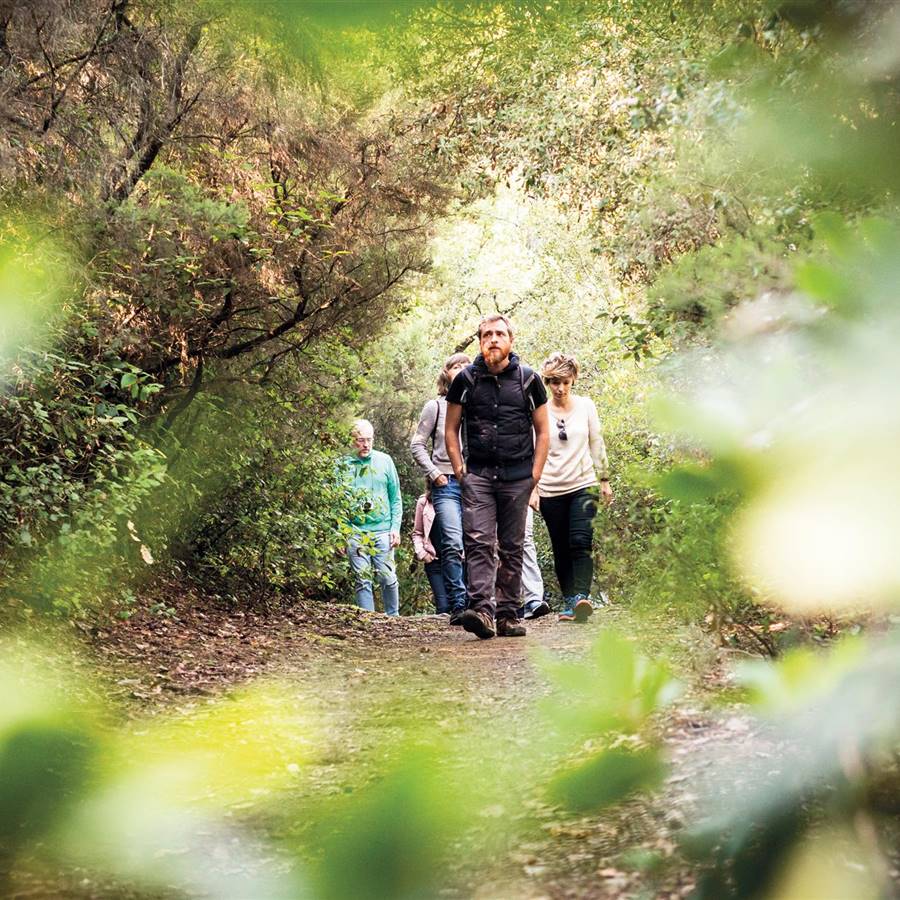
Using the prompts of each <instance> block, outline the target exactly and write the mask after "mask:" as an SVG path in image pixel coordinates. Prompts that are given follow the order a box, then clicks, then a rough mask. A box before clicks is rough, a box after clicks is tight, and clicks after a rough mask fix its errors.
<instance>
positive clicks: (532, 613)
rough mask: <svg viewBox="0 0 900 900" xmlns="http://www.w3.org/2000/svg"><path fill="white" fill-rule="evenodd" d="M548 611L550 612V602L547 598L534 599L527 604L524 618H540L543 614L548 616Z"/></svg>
mask: <svg viewBox="0 0 900 900" xmlns="http://www.w3.org/2000/svg"><path fill="white" fill-rule="evenodd" d="M548 612H550V604H549V603H548V602H547V601H546V600H532V601H531V603H529V604H527V605H526V606H525V616H524V618H526V619H539V618H540V617H541V616H546V615H547V613H548Z"/></svg>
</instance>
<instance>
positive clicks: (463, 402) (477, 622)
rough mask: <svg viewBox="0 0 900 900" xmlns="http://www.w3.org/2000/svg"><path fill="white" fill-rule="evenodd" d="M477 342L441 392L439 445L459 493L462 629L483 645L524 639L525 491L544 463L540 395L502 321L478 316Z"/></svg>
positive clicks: (544, 416)
mask: <svg viewBox="0 0 900 900" xmlns="http://www.w3.org/2000/svg"><path fill="white" fill-rule="evenodd" d="M478 341H479V344H480V349H481V352H480V353H479V354H478V356H476V357H475V361H474V362H473V363H472V364H471V365H468V366H466V367H465V368H464V369H463V370H462V371H461V372H460V373H459V374H458V375H457V376H456V378H454V379H453V383H452V384H451V385H450V389H449V391H448V392H447V417H446V423H445V426H444V441H445V444H446V447H447V456H448V457H449V459H450V462H451V463H452V465H453V474H454V475H455V477H456V479H457V481H458V482H459V483H460V484H461V485H462V503H463V531H464V536H465V547H466V564H467V568H468V586H467V597H468V609H466V611H465V612H464V613H463V615H462V626H463V628H464V629H465V630H466V631H469V632H471V633H472V634H475V635H477V636H478V637H479V638H481V639H482V640H486V639H488V638H492V637H494V635H495V634H497V635H500V636H501V637H521V636H523V635H524V634H525V626H524V625H521V624H519V622H518V620H517V618H516V609H517V607H518V606H519V596H520V593H521V586H522V554H523V543H524V540H525V522H526V519H527V512H528V501H529V498H530V496H531V491H532V488H533V487H534V485H535V484H537V482H538V479H539V478H540V477H541V472H542V470H543V468H544V460H545V459H546V458H547V442H548V424H547V393H546V391H545V390H544V386H543V384H542V383H541V380H540V379H539V378H536V377H535V374H534V372H533V371H532V370H531V369H529V368H528V367H527V366H524V365H521V364H520V362H519V357H518V356H517V355H516V354H515V353H513V352H512V344H513V330H512V327H511V325H510V322H509V319H508V318H507V317H506V316H503V315H500V314H497V313H495V314H493V315H489V316H485V317H484V318H483V319H482V320H481V323H480V324H479V326H478ZM460 424H462V425H463V428H464V437H465V452H466V459H465V464H464V463H463V457H462V452H461V450H460V440H459V430H460ZM495 542H496V546H497V556H496V557H495V555H494V546H495Z"/></svg>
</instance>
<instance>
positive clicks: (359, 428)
mask: <svg viewBox="0 0 900 900" xmlns="http://www.w3.org/2000/svg"><path fill="white" fill-rule="evenodd" d="M364 431H371V432H372V437H375V427H374V426H373V425H372V423H371V422H370V421H369V420H368V419H354V420H353V427H352V428H351V429H350V434H351V436H353V437H355V438H357V437H361V436H362V433H363V432H364Z"/></svg>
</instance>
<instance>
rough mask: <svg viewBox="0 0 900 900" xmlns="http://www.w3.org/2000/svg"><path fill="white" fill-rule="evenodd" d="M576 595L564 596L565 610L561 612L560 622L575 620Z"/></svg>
mask: <svg viewBox="0 0 900 900" xmlns="http://www.w3.org/2000/svg"><path fill="white" fill-rule="evenodd" d="M575 599H576V598H575V597H563V611H562V612H561V613H560V614H559V621H560V622H574V621H575Z"/></svg>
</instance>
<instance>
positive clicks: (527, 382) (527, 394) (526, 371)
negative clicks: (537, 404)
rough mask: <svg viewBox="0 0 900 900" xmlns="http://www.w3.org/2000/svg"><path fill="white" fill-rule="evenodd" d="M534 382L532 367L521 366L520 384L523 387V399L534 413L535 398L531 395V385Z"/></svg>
mask: <svg viewBox="0 0 900 900" xmlns="http://www.w3.org/2000/svg"><path fill="white" fill-rule="evenodd" d="M533 381H534V369H532V368H531V367H530V366H519V384H520V385H521V387H522V397H523V399H524V400H525V404H526V406H527V407H528V409H529V411H531V412H534V397H533V396H532V394H531V384H532V382H533Z"/></svg>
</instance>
